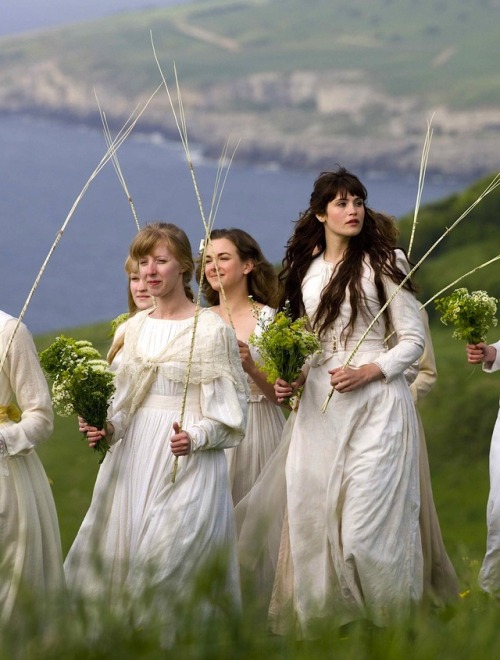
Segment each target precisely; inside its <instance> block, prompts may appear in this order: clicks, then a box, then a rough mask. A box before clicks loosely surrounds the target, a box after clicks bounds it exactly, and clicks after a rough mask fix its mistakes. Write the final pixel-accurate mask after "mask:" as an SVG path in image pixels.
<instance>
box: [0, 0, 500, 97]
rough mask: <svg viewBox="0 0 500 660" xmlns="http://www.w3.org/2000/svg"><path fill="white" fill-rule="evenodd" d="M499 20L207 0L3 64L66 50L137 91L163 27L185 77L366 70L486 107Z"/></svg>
mask: <svg viewBox="0 0 500 660" xmlns="http://www.w3.org/2000/svg"><path fill="white" fill-rule="evenodd" d="M499 16H500V8H499V6H498V3H496V2H491V1H489V0H482V1H481V2H479V3H475V4H471V3H470V2H466V0H440V1H438V2H436V1H435V0H420V1H419V2H410V0H401V1H400V2H393V1H392V0H372V1H371V2H370V3H366V2H364V1H363V0H337V1H336V2H332V1H331V0H313V1H311V0H268V1H265V0H264V1H262V0H241V1H228V0H225V1H221V0H218V1H213V0H205V1H204V2H198V3H196V2H195V3H190V4H188V5H185V6H182V7H173V8H168V9H164V10H149V11H144V12H140V13H137V12H134V13H133V14H130V15H120V16H116V17H112V18H109V19H106V20H102V21H98V22H95V23H88V24H82V25H81V26H77V27H71V28H64V29H56V30H51V31H50V33H47V34H46V35H43V34H42V35H40V36H38V37H36V38H35V39H33V38H32V37H30V36H25V37H21V38H17V37H16V38H15V39H4V43H3V44H2V54H1V56H0V61H2V63H3V64H8V63H9V64H11V65H15V64H18V63H21V62H23V63H25V64H28V63H32V62H33V59H34V58H36V59H37V60H38V61H43V60H44V59H46V58H49V57H50V58H52V57H57V58H59V59H60V61H61V65H62V68H63V70H65V71H67V72H71V74H72V75H73V76H76V77H78V76H82V77H86V78H90V77H91V78H92V79H93V80H94V81H95V82H103V81H105V82H106V84H109V85H111V86H115V87H117V88H119V87H124V88H126V89H128V90H129V92H133V91H138V90H141V89H143V88H144V87H145V86H147V85H148V84H149V85H152V84H154V82H155V81H156V80H157V78H158V77H157V75H156V71H155V66H154V62H153V61H152V57H151V49H150V43H149V31H150V30H153V33H154V35H155V38H156V41H157V45H158V48H159V49H160V52H161V53H162V54H163V55H165V56H166V57H167V58H170V59H175V61H176V63H177V65H178V67H179V70H180V71H181V73H182V78H183V80H184V81H185V83H186V84H191V83H196V84H203V83H205V82H206V77H207V76H209V77H210V80H211V82H217V81H221V80H227V79H230V78H234V77H237V76H245V75H246V74H250V73H256V72H259V71H269V70H270V69H271V70H278V71H281V72H292V71H296V70H304V69H314V70H318V71H329V70H331V69H335V70H341V71H364V72H366V73H367V74H368V75H369V77H370V78H372V80H373V83H374V86H376V87H378V88H380V89H383V90H385V91H386V92H387V93H389V94H393V95H396V96H399V95H407V94H410V95H417V94H418V95H422V94H424V95H426V96H428V97H429V98H433V99H434V100H439V102H442V103H450V104H452V105H453V106H455V107H471V106H474V107H478V106H481V107H482V106H488V105H491V104H498V103H500V74H499V73H498V67H497V66H496V59H495V57H493V55H494V53H496V46H497V39H498V34H497V29H496V28H497V24H498V18H499ZM196 30H198V32H196ZM210 34H212V35H214V37H220V40H219V41H217V39H216V38H214V39H210V38H209V36H210ZM132 71H133V75H130V73H131V72H132Z"/></svg>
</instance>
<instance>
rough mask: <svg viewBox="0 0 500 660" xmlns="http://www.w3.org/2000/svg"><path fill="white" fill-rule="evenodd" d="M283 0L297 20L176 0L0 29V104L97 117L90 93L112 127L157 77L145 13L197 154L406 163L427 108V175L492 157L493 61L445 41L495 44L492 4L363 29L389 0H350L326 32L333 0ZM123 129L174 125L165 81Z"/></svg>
mask: <svg viewBox="0 0 500 660" xmlns="http://www.w3.org/2000/svg"><path fill="white" fill-rule="evenodd" d="M209 4H210V7H207V5H209ZM292 4H293V5H294V7H295V9H294V11H295V12H299V11H302V12H303V16H304V17H305V18H304V21H306V22H308V23H309V29H310V31H308V30H305V29H302V31H301V32H300V34H299V35H297V31H298V30H299V29H300V28H301V22H300V17H297V16H298V15H297V16H296V15H295V14H294V15H293V17H291V16H290V17H289V21H288V23H286V24H285V25H282V24H283V21H284V18H283V17H284V16H288V14H287V13H286V7H285V6H284V4H283V3H281V2H277V3H270V2H259V3H256V2H250V1H247V2H239V3H227V2H226V3H222V2H211V3H205V4H204V3H193V4H191V3H189V4H188V5H186V6H184V7H181V8H176V9H170V10H166V9H165V10H156V11H149V12H147V11H145V12H139V13H137V14H134V15H133V16H130V17H127V16H124V17H119V18H115V19H107V20H104V21H99V22H96V23H91V24H86V25H84V26H83V27H81V26H80V27H79V26H77V27H73V28H71V29H66V30H62V29H56V30H51V31H47V32H44V33H40V34H38V35H36V34H35V35H29V36H22V37H18V38H9V39H3V40H2V49H1V51H0V113H25V114H37V115H43V116H46V117H51V118H55V119H59V120H65V121H74V122H84V123H90V124H96V125H100V123H101V120H100V115H99V112H98V108H97V103H96V95H97V97H98V99H99V103H100V105H101V107H102V108H103V109H104V110H105V112H106V116H107V120H108V122H109V124H110V126H111V127H112V128H113V129H115V130H116V129H118V128H119V127H121V126H122V125H123V123H124V122H125V121H126V119H127V118H128V117H129V116H130V114H131V113H132V111H133V109H134V108H135V107H136V106H137V104H138V103H141V102H143V101H144V100H145V99H146V98H148V97H149V95H150V94H151V92H152V91H153V90H154V89H155V88H156V86H157V85H158V84H159V83H160V82H161V76H160V73H159V71H158V68H157V67H156V65H155V61H154V57H153V52H152V50H151V44H150V43H149V39H150V37H149V34H148V33H149V31H150V28H149V27H148V26H151V25H154V26H155V30H156V31H157V32H158V34H160V35H161V54H162V55H163V60H164V64H163V66H164V67H165V69H166V70H167V73H168V75H169V77H170V81H169V84H170V85H171V87H172V88H173V90H174V92H175V82H174V81H173V80H171V78H172V75H171V74H172V70H171V69H172V62H173V59H172V58H171V57H170V53H173V54H176V55H177V54H180V55H179V57H178V58H177V57H176V58H175V62H176V66H177V70H178V71H179V76H180V86H181V90H182V100H183V104H184V108H185V112H186V120H187V124H188V130H189V135H190V139H191V140H192V141H195V142H197V143H198V144H200V145H202V148H203V150H204V153H205V155H206V156H209V157H213V158H218V157H219V155H220V153H221V150H222V146H223V144H224V143H225V141H226V139H227V138H228V136H231V138H232V140H233V141H234V142H236V141H238V142H239V146H238V149H237V152H236V159H240V160H245V161H251V162H259V163H278V164H280V165H282V166H284V167H289V168H307V169H311V168H312V169H316V170H318V169H324V168H328V167H331V166H333V165H334V164H335V163H338V162H341V163H343V164H345V165H346V166H348V167H351V168H353V169H358V170H363V171H370V172H374V173H380V174H387V173H390V172H394V171H398V172H399V173H411V174H415V172H418V170H419V168H420V161H421V154H422V148H423V144H424V138H425V134H426V130H427V124H428V122H429V121H430V120H431V118H432V128H433V140H432V150H431V155H430V158H429V164H428V173H429V174H431V175H432V174H434V175H441V176H445V177H446V176H450V177H465V178H468V179H471V178H473V177H476V176H481V175H483V174H487V173H489V172H491V171H496V170H498V164H499V156H498V154H499V153H500V86H499V87H498V88H497V87H496V86H495V84H494V81H495V78H494V77H491V76H492V75H493V73H491V75H490V76H489V77H488V75H489V69H490V68H491V66H493V62H492V61H491V59H484V60H482V61H481V67H480V71H481V74H482V75H481V77H479V76H478V75H477V70H478V63H477V62H476V63H475V66H472V64H473V63H472V64H471V63H470V62H469V60H471V59H472V54H470V57H469V56H468V54H467V52H466V50H465V48H464V49H463V48H462V45H461V44H458V43H457V42H456V40H455V42H453V41H452V39H454V38H455V34H456V33H457V30H462V31H463V33H464V45H465V46H467V43H466V41H465V39H466V38H467V39H468V40H469V41H470V40H471V39H472V38H473V37H474V38H475V39H476V40H477V39H482V42H481V43H482V44H483V51H486V53H485V52H482V53H481V55H482V56H483V57H484V56H485V54H487V52H488V48H489V47H490V41H491V42H492V43H493V41H492V37H491V35H490V33H489V32H488V30H487V26H488V24H489V22H490V21H488V16H487V15H485V14H487V13H488V11H489V12H490V13H491V14H492V16H491V18H492V19H493V18H498V15H499V7H498V6H497V4H495V3H491V2H486V4H485V12H483V13H481V14H477V13H474V12H472V11H471V10H470V7H469V5H468V4H467V3H466V2H464V0H457V1H456V2H455V3H454V4H453V5H449V4H448V3H446V2H444V3H442V4H443V7H445V9H446V11H447V12H448V14H449V16H448V20H447V22H446V25H445V24H444V23H443V25H440V26H439V28H436V29H434V28H432V26H430V25H429V24H428V23H427V22H426V21H427V18H426V16H427V15H426V14H425V11H424V10H428V9H429V7H430V5H429V2H428V1H426V2H419V3H417V5H414V4H413V5H411V9H410V11H411V12H412V18H415V26H413V25H411V26H410V27H411V28H412V31H411V32H408V29H409V28H408V26H407V25H406V24H405V23H403V22H402V21H403V18H404V16H405V14H404V12H403V13H402V14H401V17H400V18H399V21H400V23H399V24H398V25H400V27H398V30H399V32H398V30H396V28H395V27H394V28H393V31H392V32H390V33H387V34H384V33H383V31H382V28H381V27H379V28H378V31H374V30H373V25H378V23H375V20H376V15H375V14H374V13H373V12H374V11H376V10H382V9H383V8H386V5H387V2H384V1H383V0H376V2H374V3H373V4H372V5H371V9H370V10H368V9H367V8H366V6H365V5H363V4H362V3H361V2H358V1H357V0H356V2H351V3H349V7H350V9H349V13H345V17H346V26H348V25H349V21H352V22H353V25H356V29H357V31H358V35H357V37H356V39H353V40H352V41H350V40H348V39H346V38H345V36H344V37H342V39H339V40H338V41H335V40H334V39H332V38H331V37H330V32H331V30H330V31H329V29H328V19H329V17H330V14H332V15H333V16H335V14H334V13H332V8H331V2H326V0H319V1H318V2H315V8H316V14H311V12H309V11H308V10H309V7H310V6H309V5H308V4H307V3H305V1H304V0H293V2H292ZM341 4H342V3H341ZM389 4H391V3H389ZM405 4H407V3H405V2H403V3H401V7H400V6H399V5H398V11H403V10H404V9H405V7H403V5H405ZM483 4H484V3H483ZM358 5H359V6H358ZM427 5H429V7H428V6H427ZM409 7H410V5H409ZM291 10H292V7H290V8H289V11H290V12H291ZM345 11H346V12H347V5H346V8H345ZM443 11H444V10H443ZM367 12H368V13H367ZM370 12H372V13H370ZM394 12H396V9H395V8H394V7H393V8H392V9H391V13H392V14H393V13H394ZM422 12H423V13H422ZM445 13H446V12H445ZM236 15H237V16H238V21H236V20H235V16H236ZM266 18H267V19H268V23H269V24H266V22H265V19H266ZM292 18H293V20H292ZM257 19H258V21H260V22H259V23H258V22H257ZM479 19H480V20H479ZM280 21H281V23H280ZM363 21H364V22H363ZM418 21H420V22H421V23H422V25H421V26H419V23H418ZM257 25H258V27H257ZM277 26H278V27H277ZM302 27H303V26H302ZM436 30H437V31H436ZM447 30H449V31H450V34H449V35H448V33H447ZM467 30H468V31H467ZM405 31H406V32H405ZM453 31H455V32H453ZM311 34H312V35H315V36H316V35H317V36H318V38H317V39H313V40H311V36H310V35H311ZM465 35H466V36H465ZM471 35H472V36H471ZM278 37H279V39H278ZM327 37H329V38H330V40H329V41H328V40H327ZM324 43H326V44H327V47H323V46H322V45H323V44H324ZM471 43H472V42H471ZM474 43H477V42H474ZM165 44H167V46H168V47H167V48H165ZM450 44H452V45H450ZM494 44H495V47H496V40H494ZM389 46H390V48H389ZM354 49H355V50H354ZM393 51H394V52H393ZM165 52H167V56H165ZM398 54H399V58H400V60H399V63H397V62H396V59H397V56H398ZM334 55H335V57H334ZM464 58H465V59H464ZM337 61H338V64H337ZM346 61H347V62H348V65H346V64H345V63H344V64H343V65H342V62H346ZM165 62H166V64H165ZM463 62H466V63H467V65H466V64H463ZM396 64H397V66H396ZM496 76H497V77H498V75H497V74H496ZM465 88H467V94H464V92H463V90H464V89H465ZM174 97H175V93H174ZM136 130H142V131H148V132H158V133H160V134H162V135H164V136H166V137H168V138H173V139H177V138H178V134H177V129H176V126H175V122H174V118H173V114H172V112H171V110H170V106H169V102H168V99H167V96H166V94H165V92H164V91H162V92H161V93H159V94H157V96H156V97H155V99H154V100H153V102H152V103H151V105H150V106H149V107H148V109H147V111H146V113H145V114H144V116H143V117H142V118H141V120H140V122H139V124H138V127H137V129H136Z"/></svg>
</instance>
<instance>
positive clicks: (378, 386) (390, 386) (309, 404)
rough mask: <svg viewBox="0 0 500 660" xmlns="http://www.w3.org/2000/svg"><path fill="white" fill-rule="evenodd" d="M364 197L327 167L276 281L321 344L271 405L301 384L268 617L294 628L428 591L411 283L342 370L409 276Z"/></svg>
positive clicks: (379, 611)
mask: <svg viewBox="0 0 500 660" xmlns="http://www.w3.org/2000/svg"><path fill="white" fill-rule="evenodd" d="M366 199H367V192H366V189H365V187H364V186H363V184H362V183H361V181H360V180H359V179H358V177H356V176H355V175H353V174H351V173H350V172H348V171H347V170H345V169H344V168H339V169H338V170H337V171H335V172H324V173H322V174H321V175H320V176H319V177H318V179H317V180H316V182H315V184H314V190H313V192H312V195H311V199H310V206H309V208H308V209H307V211H305V212H304V213H303V214H302V215H301V216H300V218H299V220H298V221H297V223H296V226H295V231H294V233H293V235H292V237H291V238H290V240H289V242H288V246H287V250H286V255H285V258H284V260H283V270H282V271H281V273H280V276H279V279H280V282H281V284H282V287H283V291H282V296H281V304H282V305H283V304H284V303H285V301H289V304H290V308H291V310H292V314H293V315H294V316H295V317H298V316H300V315H302V314H307V315H308V316H309V318H310V320H311V323H312V326H313V328H314V329H315V330H316V331H317V332H318V334H319V337H320V340H321V343H322V352H321V353H320V354H318V355H315V356H313V358H312V359H311V360H310V361H309V364H308V365H306V367H305V368H304V369H303V371H302V373H301V374H300V376H299V377H298V379H297V381H296V382H294V383H287V382H285V381H283V380H281V379H278V381H277V382H276V384H275V391H276V395H277V398H278V400H279V401H282V400H284V399H285V398H286V397H288V396H290V395H292V394H293V393H294V392H295V390H296V389H297V388H298V387H299V386H302V385H304V390H303V395H302V398H301V401H300V406H299V409H298V412H297V417H296V420H295V424H294V427H293V430H292V437H291V441H290V449H289V452H288V458H287V463H286V489H287V522H286V523H285V525H284V528H283V534H282V542H281V549H280V557H279V563H278V571H277V575H276V580H275V585H274V593H273V598H272V601H271V605H270V619H271V624H272V627H273V629H274V630H275V631H276V632H280V631H282V630H283V626H284V625H286V624H287V623H290V621H291V620H293V621H294V622H295V623H297V625H298V634H299V636H302V637H311V636H314V634H315V631H316V627H317V626H321V624H322V622H326V621H328V622H331V620H332V619H333V620H334V621H335V622H336V623H338V624H339V625H342V624H345V623H349V622H350V621H353V620H356V619H359V618H365V617H366V618H369V619H371V620H372V621H373V622H374V623H375V624H377V625H385V624H387V623H389V622H390V621H391V620H393V619H394V618H396V617H401V616H404V615H405V614H407V613H408V612H409V609H410V606H411V604H412V603H415V602H418V601H419V600H420V599H421V596H422V551H421V543H420V532H419V490H418V437H419V436H418V424H417V418H416V413H415V407H414V405H413V402H412V397H411V394H410V391H409V388H408V385H407V382H406V380H405V376H404V371H405V370H406V369H407V368H408V367H409V366H410V365H412V364H413V363H414V362H415V361H416V360H418V358H419V357H420V355H421V353H422V350H423V347H424V329H423V325H422V320H421V317H420V313H419V309H418V304H417V301H416V299H415V296H414V290H413V286H412V285H411V283H410V282H407V283H406V284H405V285H404V286H403V287H402V288H400V289H399V291H398V292H397V294H396V295H395V296H394V297H393V298H392V300H391V302H390V304H389V305H388V307H387V309H386V311H385V313H383V314H382V315H381V316H380V317H379V318H378V320H377V321H376V323H375V324H374V325H373V327H372V328H371V330H370V331H369V333H368V334H367V335H366V337H365V338H364V340H363V341H362V343H361V344H360V345H359V348H358V350H357V352H356V353H355V355H354V357H353V358H352V360H351V361H350V364H349V366H347V367H345V366H344V365H345V363H346V362H347V361H348V359H349V358H350V357H351V354H352V352H353V350H354V349H355V347H356V346H357V345H358V342H359V340H360V339H361V338H362V337H363V335H364V333H365V331H366V329H367V327H368V326H369V325H370V323H371V322H372V321H373V319H374V318H375V317H376V316H377V315H378V314H379V312H380V311H381V308H382V307H383V305H384V304H385V303H386V301H387V300H389V298H391V295H392V294H393V292H394V291H395V290H396V289H397V288H398V287H399V285H400V284H401V283H402V281H403V279H404V277H405V272H406V271H405V265H406V257H405V255H404V253H403V252H402V251H399V250H395V249H394V236H393V235H391V233H390V232H387V227H386V223H384V222H382V221H381V220H380V218H378V217H377V214H376V213H374V212H373V211H371V210H370V209H369V208H368V207H367V206H366ZM393 330H394V332H395V335H396V337H397V342H396V343H395V345H394V346H393V347H392V348H388V346H387V344H386V341H385V340H386V337H388V335H389V334H390V333H391V332H392V331H393ZM332 387H333V388H334V390H335V391H334V395H333V397H332V398H331V401H330V403H329V405H328V407H327V409H326V411H325V412H322V406H323V403H324V402H325V399H326V397H327V395H328V393H329V391H330V388H332ZM287 613H288V614H290V615H291V617H292V618H291V619H288V620H287V618H286V616H285V614H287Z"/></svg>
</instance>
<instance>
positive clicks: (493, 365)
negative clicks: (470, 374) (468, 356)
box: [483, 341, 500, 373]
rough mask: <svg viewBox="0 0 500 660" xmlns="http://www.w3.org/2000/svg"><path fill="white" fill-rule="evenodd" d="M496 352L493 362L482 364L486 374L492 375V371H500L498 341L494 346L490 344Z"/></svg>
mask: <svg viewBox="0 0 500 660" xmlns="http://www.w3.org/2000/svg"><path fill="white" fill-rule="evenodd" d="M492 346H494V347H495V348H496V350H497V356H496V358H495V360H494V362H488V363H487V364H486V363H485V364H483V370H484V371H486V373H492V372H493V371H500V341H497V343H496V344H492Z"/></svg>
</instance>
